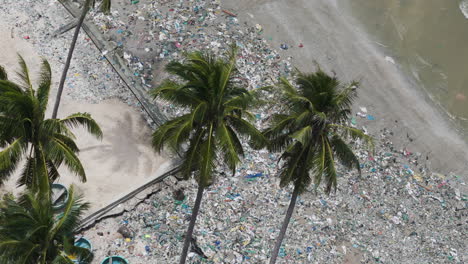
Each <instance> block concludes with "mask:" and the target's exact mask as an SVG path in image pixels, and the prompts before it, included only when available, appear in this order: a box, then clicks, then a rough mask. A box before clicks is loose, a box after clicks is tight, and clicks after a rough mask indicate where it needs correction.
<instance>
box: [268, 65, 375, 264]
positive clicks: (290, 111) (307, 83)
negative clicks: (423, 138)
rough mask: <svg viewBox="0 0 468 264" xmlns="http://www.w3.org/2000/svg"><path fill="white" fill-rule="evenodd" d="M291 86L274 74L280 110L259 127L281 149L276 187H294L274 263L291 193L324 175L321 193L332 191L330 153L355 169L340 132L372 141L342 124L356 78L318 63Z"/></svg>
mask: <svg viewBox="0 0 468 264" xmlns="http://www.w3.org/2000/svg"><path fill="white" fill-rule="evenodd" d="M295 83H296V85H297V88H296V87H294V86H293V84H291V83H290V82H289V81H288V80H286V79H285V78H281V79H280V85H281V87H282V92H283V95H284V98H283V99H282V100H281V102H284V106H283V109H282V112H283V113H280V114H275V115H274V117H273V125H272V126H271V127H270V128H268V129H267V130H265V131H264V134H265V136H266V137H267V138H268V139H269V140H270V143H269V145H268V149H269V150H270V151H283V154H282V155H281V157H280V160H282V161H283V165H282V166H281V168H280V170H279V177H280V179H281V181H280V186H281V187H286V186H287V185H289V184H290V183H292V184H293V186H294V191H293V193H292V197H291V201H290V204H289V207H288V210H287V213H286V217H285V219H284V222H283V224H282V227H281V230H280V233H279V235H278V239H277V241H276V244H275V247H274V249H273V252H272V256H271V259H270V264H272V263H275V262H276V259H277V257H278V252H279V249H280V247H281V243H282V241H283V238H284V235H285V233H286V229H287V227H288V224H289V220H290V219H291V216H292V213H293V211H294V206H295V204H296V199H297V196H298V195H299V194H301V193H303V192H304V191H305V189H306V188H307V186H309V185H310V183H311V182H312V181H313V182H314V184H315V186H316V187H318V186H319V185H320V183H321V182H322V179H324V180H325V183H326V187H325V192H326V193H327V194H329V193H330V192H331V190H332V189H334V190H335V191H336V184H337V183H336V182H337V176H336V168H335V164H334V163H335V158H337V159H338V160H339V161H341V163H342V164H343V165H344V166H346V167H347V168H349V169H351V168H356V169H357V170H358V172H359V174H360V173H361V169H360V165H359V160H358V158H357V157H356V156H355V155H354V153H353V151H352V150H351V148H350V147H349V146H348V145H347V144H346V143H345V141H344V140H343V137H344V136H351V137H352V138H353V139H363V140H365V141H366V142H367V143H369V144H370V145H371V146H373V145H372V138H371V137H369V136H367V135H365V134H364V133H363V132H362V131H361V130H359V129H355V128H352V127H348V126H346V123H347V121H348V120H349V115H350V114H351V109H350V107H351V104H352V102H353V99H354V97H355V95H356V93H355V89H356V88H357V86H358V83H357V82H352V83H351V84H350V85H349V86H346V87H344V86H343V85H341V84H340V82H339V81H338V79H337V78H336V77H335V76H333V77H331V76H329V75H327V74H326V73H325V72H323V71H322V70H321V69H320V68H319V69H318V71H317V72H315V73H311V74H304V73H301V72H298V73H297V76H296V78H295Z"/></svg>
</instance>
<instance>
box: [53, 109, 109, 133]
mask: <svg viewBox="0 0 468 264" xmlns="http://www.w3.org/2000/svg"><path fill="white" fill-rule="evenodd" d="M60 122H61V123H63V124H65V125H66V126H68V127H70V128H75V127H78V126H84V127H85V128H86V129H87V130H88V132H89V133H90V134H91V135H93V136H95V137H97V138H98V139H102V130H101V128H100V127H99V125H98V124H97V123H96V121H94V119H93V118H92V117H91V115H90V114H88V113H75V114H72V115H69V116H68V117H66V118H64V119H62V120H60Z"/></svg>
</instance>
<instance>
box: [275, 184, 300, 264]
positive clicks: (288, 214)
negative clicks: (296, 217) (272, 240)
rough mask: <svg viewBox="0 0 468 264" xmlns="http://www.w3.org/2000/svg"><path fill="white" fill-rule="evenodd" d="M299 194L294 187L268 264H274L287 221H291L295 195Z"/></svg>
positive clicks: (286, 227)
mask: <svg viewBox="0 0 468 264" xmlns="http://www.w3.org/2000/svg"><path fill="white" fill-rule="evenodd" d="M298 194H299V188H297V186H296V187H294V191H293V193H292V197H291V201H290V202H289V207H288V211H287V213H286V216H285V217H284V221H283V225H282V226H281V230H280V233H279V235H278V239H276V244H275V248H274V249H273V252H272V254H271V258H270V264H275V263H276V259H277V258H278V253H279V250H280V247H281V243H282V242H283V239H284V235H285V234H286V229H288V225H289V221H290V220H291V216H292V214H293V212H294V207H295V206H296V200H297V195H298Z"/></svg>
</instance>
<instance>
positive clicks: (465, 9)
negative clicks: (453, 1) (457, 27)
mask: <svg viewBox="0 0 468 264" xmlns="http://www.w3.org/2000/svg"><path fill="white" fill-rule="evenodd" d="M459 7H460V10H461V11H462V13H463V15H464V16H465V17H466V18H468V0H463V1H461V2H460V5H459Z"/></svg>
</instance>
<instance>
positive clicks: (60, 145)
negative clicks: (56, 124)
mask: <svg viewBox="0 0 468 264" xmlns="http://www.w3.org/2000/svg"><path fill="white" fill-rule="evenodd" d="M44 149H46V150H47V154H46V155H47V160H51V161H61V160H63V162H64V163H65V165H66V166H67V168H68V169H69V170H70V171H71V172H73V173H74V174H76V175H77V176H78V177H79V179H80V181H81V182H86V173H85V170H84V168H83V165H82V164H81V161H80V160H79V159H78V157H77V156H76V154H75V152H74V151H73V150H72V149H70V147H68V146H67V144H66V143H65V142H63V141H62V140H60V139H59V138H57V137H54V138H52V139H51V140H50V141H49V142H47V145H46V146H45V147H44Z"/></svg>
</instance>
